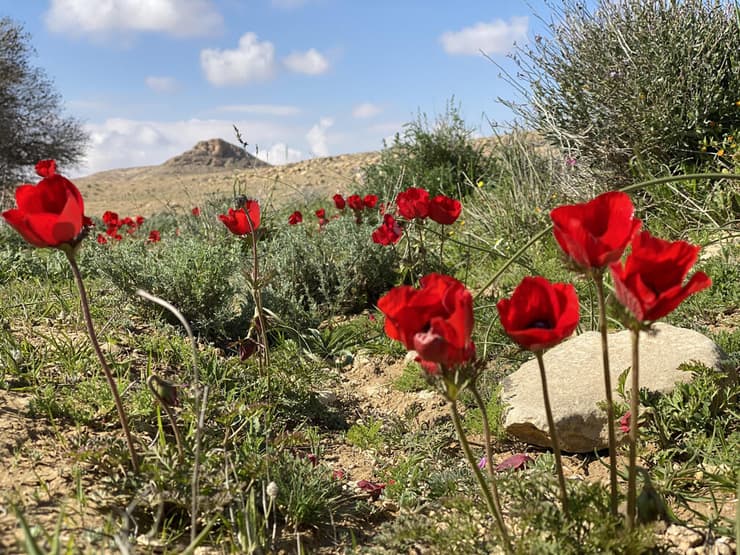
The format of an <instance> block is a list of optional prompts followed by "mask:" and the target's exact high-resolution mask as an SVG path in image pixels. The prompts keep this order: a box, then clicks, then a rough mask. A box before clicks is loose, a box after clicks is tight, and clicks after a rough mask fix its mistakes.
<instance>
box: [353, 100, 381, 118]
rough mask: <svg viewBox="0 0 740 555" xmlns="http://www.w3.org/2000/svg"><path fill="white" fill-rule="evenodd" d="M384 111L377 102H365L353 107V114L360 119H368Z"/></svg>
mask: <svg viewBox="0 0 740 555" xmlns="http://www.w3.org/2000/svg"><path fill="white" fill-rule="evenodd" d="M382 111H383V109H382V108H381V107H380V106H378V105H377V104H372V103H370V102H363V103H362V104H358V105H357V106H355V107H354V108H353V109H352V116H353V117H355V118H358V119H366V118H371V117H373V116H377V115H378V114H380V113H381V112H382Z"/></svg>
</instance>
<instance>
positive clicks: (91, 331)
mask: <svg viewBox="0 0 740 555" xmlns="http://www.w3.org/2000/svg"><path fill="white" fill-rule="evenodd" d="M64 253H65V254H66V255H67V260H69V265H70V266H71V268H72V274H74V277H75V282H76V283H77V289H78V290H79V292H80V305H81V306H82V314H83V315H84V318H85V324H86V325H87V333H88V335H89V336H90V342H91V343H92V346H93V349H94V350H95V354H96V355H97V356H98V360H99V361H100V366H102V367H103V373H104V374H105V379H106V380H108V387H110V391H111V394H112V395H113V401H114V402H115V404H116V410H117V411H118V420H119V421H120V423H121V428H122V429H123V433H124V435H125V436H126V444H127V445H128V451H129V455H130V456H131V466H132V467H133V468H134V472H137V473H138V472H139V459H138V457H137V456H136V449H135V448H134V441H133V439H132V438H131V430H130V429H129V426H128V420H127V419H126V411H124V410H123V403H122V402H121V396H120V395H119V394H118V385H117V384H116V379H115V378H114V377H113V372H111V369H110V367H109V366H108V363H107V362H106V360H105V356H103V351H102V350H101V349H100V343H98V336H97V334H96V333H95V328H94V326H93V322H92V316H91V315H90V304H89V302H88V300H87V292H86V291H85V284H84V283H83V281H82V274H80V268H79V267H78V266H77V261H76V260H75V257H74V254H73V253H71V252H67V251H66V250H65V251H64Z"/></svg>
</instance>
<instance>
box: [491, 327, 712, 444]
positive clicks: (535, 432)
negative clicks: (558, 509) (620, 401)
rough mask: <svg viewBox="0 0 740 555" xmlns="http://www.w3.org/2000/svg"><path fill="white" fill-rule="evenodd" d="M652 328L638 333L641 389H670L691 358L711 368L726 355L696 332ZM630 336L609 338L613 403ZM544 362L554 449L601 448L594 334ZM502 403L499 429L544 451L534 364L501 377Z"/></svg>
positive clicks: (628, 360)
mask: <svg viewBox="0 0 740 555" xmlns="http://www.w3.org/2000/svg"><path fill="white" fill-rule="evenodd" d="M653 327H654V330H655V333H650V334H648V333H645V332H641V333H640V387H641V388H647V389H649V390H651V391H657V392H661V393H666V392H669V391H671V390H672V389H673V387H674V385H675V384H676V383H678V382H687V381H690V380H691V374H690V373H689V372H684V371H681V370H679V369H678V367H679V366H680V365H681V364H683V363H685V362H690V361H698V362H701V363H702V364H704V365H706V366H708V367H710V368H720V367H721V365H722V362H723V360H724V359H725V358H726V357H725V355H724V353H722V351H721V350H720V348H719V347H718V346H717V344H716V343H714V341H712V340H711V339H709V338H708V337H706V336H704V335H702V334H701V333H698V332H696V331H693V330H689V329H684V328H678V327H675V326H671V325H668V324H661V323H659V324H655V325H654V326H653ZM630 333H631V332H629V331H621V332H618V333H613V334H610V335H609V361H610V370H611V381H612V388H613V389H615V391H614V398H615V400H616V399H617V397H616V387H617V378H618V376H619V374H620V373H622V372H623V371H624V370H626V369H627V368H629V367H631V366H632V351H631V338H630ZM544 361H545V371H546V373H547V385H548V389H549V393H550V404H551V405H552V410H553V420H554V421H555V427H556V429H557V432H558V438H559V440H560V447H561V449H562V450H564V451H569V452H573V453H585V452H590V451H593V450H594V449H603V448H605V447H607V445H608V431H607V427H606V412H605V411H604V410H602V409H601V408H599V405H600V404H602V403H603V402H604V400H605V398H606V395H605V390H604V378H603V375H604V371H603V367H602V355H601V336H600V334H599V333H598V332H586V333H584V334H582V335H579V336H577V337H574V338H573V339H570V340H568V341H566V342H564V343H561V344H560V345H557V346H556V347H553V348H552V349H550V350H549V351H547V352H546V353H545V355H544ZM628 380H629V378H628ZM627 384H629V381H628V382H627ZM627 389H629V387H627ZM503 400H504V402H505V403H506V404H507V405H508V409H507V412H506V416H505V422H504V424H505V426H506V431H507V432H508V433H510V434H511V435H513V436H515V437H517V438H519V439H521V440H522V441H525V442H527V443H531V444H534V445H539V446H541V447H549V446H550V436H549V433H548V426H547V418H546V416H545V408H544V403H543V399H542V384H541V382H540V374H539V368H538V366H537V360H536V359H533V360H530V361H528V362H526V363H525V364H523V365H522V366H521V367H520V368H519V370H517V371H516V372H514V373H513V374H511V375H510V376H509V377H507V378H506V379H505V380H504V384H503Z"/></svg>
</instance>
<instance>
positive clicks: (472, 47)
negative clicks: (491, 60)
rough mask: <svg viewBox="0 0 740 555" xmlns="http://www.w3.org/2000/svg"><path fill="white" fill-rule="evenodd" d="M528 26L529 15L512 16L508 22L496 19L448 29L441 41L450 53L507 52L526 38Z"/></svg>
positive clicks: (445, 49)
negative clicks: (454, 29) (457, 28)
mask: <svg viewBox="0 0 740 555" xmlns="http://www.w3.org/2000/svg"><path fill="white" fill-rule="evenodd" d="M528 27H529V19H528V18H527V17H512V18H511V19H510V20H509V22H508V23H507V22H505V21H504V20H502V19H496V20H494V21H491V22H490V23H476V24H475V25H473V26H472V27H465V28H464V29H461V30H460V31H447V32H445V33H443V34H442V36H441V37H440V41H441V42H442V48H444V51H445V52H447V53H448V54H467V55H477V54H479V53H480V51H481V50H482V51H483V52H485V53H486V54H505V53H506V52H508V51H509V50H511V47H512V45H513V44H514V42H515V41H523V40H526V38H527V29H528Z"/></svg>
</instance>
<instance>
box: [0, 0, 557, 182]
mask: <svg viewBox="0 0 740 555" xmlns="http://www.w3.org/2000/svg"><path fill="white" fill-rule="evenodd" d="M531 5H532V6H533V8H532V9H534V10H535V12H536V13H537V14H539V15H546V13H547V12H546V10H545V8H544V6H543V4H542V3H541V2H537V1H536V2H533V3H532V4H531ZM1 16H10V17H11V18H12V19H13V20H14V21H16V22H18V23H21V24H22V25H23V26H24V28H25V30H26V31H28V32H29V33H30V34H31V37H32V44H33V46H34V48H35V50H36V53H37V55H36V56H35V57H34V58H32V60H31V61H32V63H33V64H34V65H36V66H38V67H40V68H42V69H43V70H44V71H45V72H46V73H47V75H48V76H49V77H50V78H51V79H52V80H53V82H54V85H55V88H56V90H57V91H58V92H59V93H60V94H61V96H62V98H63V100H64V105H65V109H66V113H67V115H71V116H74V117H77V118H79V119H80V120H81V121H82V122H83V123H84V125H85V127H86V128H87V130H88V131H89V132H90V134H91V138H92V140H91V144H90V148H89V151H88V154H87V158H86V160H85V163H84V165H82V166H81V167H79V168H74V169H73V168H62V170H63V171H66V173H67V174H69V175H71V176H77V175H86V174H89V173H92V172H96V171H101V170H105V169H111V168H121V167H130V166H143V165H151V164H159V163H161V162H163V161H164V160H166V159H167V158H169V157H171V156H174V155H176V154H179V153H180V152H183V151H185V150H187V149H189V148H191V147H192V146H193V145H194V144H195V143H196V142H197V141H199V140H204V139H210V138H213V137H221V138H223V139H225V140H228V141H230V142H236V139H235V137H234V133H233V128H232V126H233V125H234V124H236V125H237V126H238V127H239V128H240V130H241V131H242V133H243V135H244V137H245V138H246V140H247V141H248V142H249V144H250V147H249V149H250V152H252V153H254V149H255V145H257V146H258V147H259V156H260V157H261V158H263V159H266V160H267V161H269V162H270V163H284V162H286V161H296V160H300V159H306V158H311V157H315V156H327V155H336V154H343V153H348V152H360V151H366V150H378V149H380V148H381V147H382V141H383V139H388V138H390V137H392V136H393V134H394V133H395V132H396V131H399V130H400V129H401V126H402V125H403V124H404V123H405V122H408V121H410V120H413V119H414V118H415V117H416V115H417V113H418V112H419V111H421V112H424V113H426V114H427V115H428V116H429V117H430V118H431V119H433V118H434V116H435V115H438V114H442V113H444V111H445V107H446V104H447V102H448V101H449V100H450V99H451V98H452V97H453V95H454V98H455V100H456V102H457V103H459V105H460V107H461V112H462V114H463V116H464V117H465V119H466V121H467V122H468V124H469V126H470V127H471V128H474V129H475V130H476V131H477V132H478V133H479V134H481V135H488V134H490V133H491V128H490V125H489V124H488V120H494V121H497V122H505V121H508V120H510V119H511V118H512V116H511V114H510V113H509V112H508V110H507V109H506V108H505V107H503V106H502V105H501V104H499V103H498V102H497V100H496V99H497V97H499V96H501V97H504V98H514V91H513V90H512V89H511V87H510V86H508V85H507V84H506V83H505V82H504V81H503V80H502V79H501V78H500V77H499V70H498V68H496V67H495V66H494V65H493V64H492V63H491V62H490V61H489V60H487V59H486V58H485V57H484V56H483V55H482V54H481V53H480V50H483V51H485V52H486V53H487V54H488V55H489V56H490V57H491V58H493V59H495V60H496V61H498V62H499V63H502V64H504V65H505V66H508V65H509V64H508V60H507V58H506V53H507V52H508V51H510V50H511V47H512V44H513V43H514V42H515V41H516V42H517V43H518V44H523V43H525V42H527V41H528V40H530V39H531V38H532V37H533V36H534V33H535V32H536V31H537V28H536V26H539V27H541V22H540V21H539V20H538V19H537V18H536V17H535V16H534V15H533V13H532V12H531V8H530V7H528V6H527V5H526V4H524V3H520V2H510V1H509V2H502V1H490V0H489V1H485V0H480V1H478V0H458V1H457V2H449V1H444V0H394V1H390V0H377V1H372V0H0V17H1Z"/></svg>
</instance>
